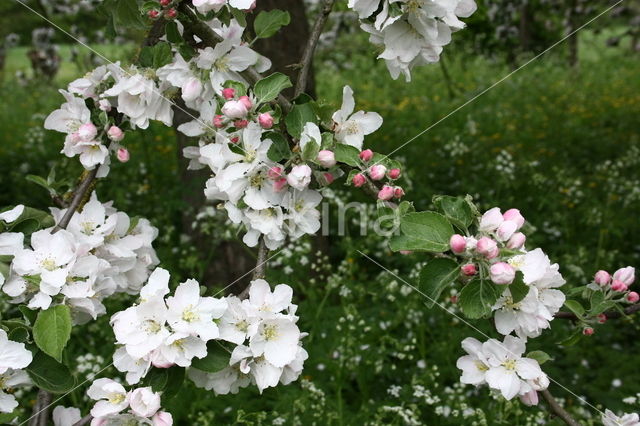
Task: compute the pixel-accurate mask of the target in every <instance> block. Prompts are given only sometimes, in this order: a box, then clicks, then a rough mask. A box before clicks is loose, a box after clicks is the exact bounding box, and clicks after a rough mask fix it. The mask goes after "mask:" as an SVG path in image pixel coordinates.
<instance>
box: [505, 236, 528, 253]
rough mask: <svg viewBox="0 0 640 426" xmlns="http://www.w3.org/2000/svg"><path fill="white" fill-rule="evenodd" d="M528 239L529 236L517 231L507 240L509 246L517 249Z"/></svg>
mask: <svg viewBox="0 0 640 426" xmlns="http://www.w3.org/2000/svg"><path fill="white" fill-rule="evenodd" d="M526 240H527V237H526V236H525V235H524V234H523V233H522V232H516V233H515V234H513V235H512V236H511V238H509V241H507V248H510V249H513V250H517V249H520V248H522V246H524V242H525V241H526Z"/></svg>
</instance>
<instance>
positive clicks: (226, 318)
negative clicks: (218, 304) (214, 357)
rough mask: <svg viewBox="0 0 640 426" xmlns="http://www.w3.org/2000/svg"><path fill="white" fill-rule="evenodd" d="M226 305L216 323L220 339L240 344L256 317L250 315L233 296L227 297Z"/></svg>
mask: <svg viewBox="0 0 640 426" xmlns="http://www.w3.org/2000/svg"><path fill="white" fill-rule="evenodd" d="M227 305H228V307H227V310H226V311H225V312H224V315H222V318H220V322H219V323H218V327H219V328H220V339H222V340H226V341H227V342H232V343H235V344H236V345H240V344H242V343H243V342H244V341H245V340H246V338H247V331H248V330H249V328H250V327H251V325H252V324H253V323H254V322H255V321H257V317H253V316H251V317H250V316H249V315H248V314H247V312H246V310H245V309H244V307H243V305H242V302H241V301H240V299H238V298H237V297H235V296H229V297H227Z"/></svg>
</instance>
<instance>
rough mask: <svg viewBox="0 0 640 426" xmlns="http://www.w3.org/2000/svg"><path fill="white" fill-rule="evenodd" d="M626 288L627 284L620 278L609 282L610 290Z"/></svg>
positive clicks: (622, 290) (620, 290) (625, 289)
mask: <svg viewBox="0 0 640 426" xmlns="http://www.w3.org/2000/svg"><path fill="white" fill-rule="evenodd" d="M628 288H629V287H627V285H626V284H625V283H623V282H622V281H620V280H616V279H614V280H613V282H612V283H611V290H613V291H617V292H625V291H627V289H628Z"/></svg>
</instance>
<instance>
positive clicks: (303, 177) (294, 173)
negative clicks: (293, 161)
mask: <svg viewBox="0 0 640 426" xmlns="http://www.w3.org/2000/svg"><path fill="white" fill-rule="evenodd" d="M287 183H288V184H289V186H292V187H293V188H295V189H297V190H298V191H302V190H304V189H305V188H306V187H307V186H309V184H310V183H311V167H309V166H307V165H306V164H300V165H298V166H293V167H292V168H291V171H290V172H289V174H288V175H287Z"/></svg>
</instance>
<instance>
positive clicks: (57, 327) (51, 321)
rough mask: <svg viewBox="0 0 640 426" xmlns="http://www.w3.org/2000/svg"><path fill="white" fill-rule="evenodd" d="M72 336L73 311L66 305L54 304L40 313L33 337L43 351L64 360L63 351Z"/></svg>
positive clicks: (34, 326)
mask: <svg viewBox="0 0 640 426" xmlns="http://www.w3.org/2000/svg"><path fill="white" fill-rule="evenodd" d="M70 336H71V311H70V310H69V307H68V306H66V305H56V306H52V307H50V308H49V309H47V310H46V311H41V312H40V313H39V314H38V318H37V319H36V322H35V324H34V325H33V339H34V341H35V342H36V345H38V347H39V348H40V349H42V351H43V352H45V353H46V354H48V355H51V356H52V357H54V358H55V359H56V360H58V361H59V362H60V361H62V351H63V350H64V347H65V346H66V345H67V342H68V341H69V337H70Z"/></svg>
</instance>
